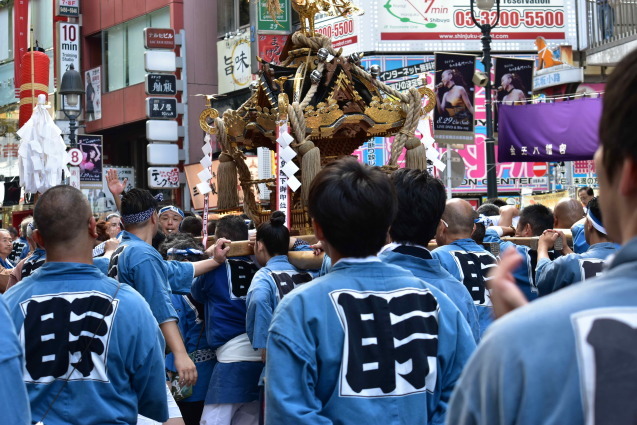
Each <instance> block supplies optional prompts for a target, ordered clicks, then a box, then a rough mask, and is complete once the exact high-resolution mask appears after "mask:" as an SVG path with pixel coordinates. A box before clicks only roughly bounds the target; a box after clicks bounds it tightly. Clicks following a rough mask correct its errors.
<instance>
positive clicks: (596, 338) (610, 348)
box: [448, 238, 637, 425]
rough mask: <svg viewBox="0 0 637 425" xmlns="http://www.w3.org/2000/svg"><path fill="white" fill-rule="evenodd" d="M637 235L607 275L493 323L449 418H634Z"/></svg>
mask: <svg viewBox="0 0 637 425" xmlns="http://www.w3.org/2000/svg"><path fill="white" fill-rule="evenodd" d="M636 283H637V238H633V239H632V240H631V241H630V242H628V243H627V244H626V245H625V246H624V247H623V248H621V249H620V250H619V251H618V252H617V254H616V255H615V257H614V259H613V260H612V261H611V263H610V266H609V268H608V270H606V271H605V272H604V273H603V274H602V275H601V276H599V277H597V278H594V279H591V280H588V281H587V282H586V283H585V284H582V285H572V286H570V287H568V288H565V289H563V290H561V291H558V292H557V293H555V294H553V295H551V296H549V297H542V298H540V299H539V300H537V301H534V302H532V303H531V304H529V305H527V306H525V307H522V308H520V309H518V310H516V311H514V312H512V313H509V314H507V315H506V316H504V317H503V318H502V319H499V320H497V321H496V323H494V324H493V326H491V328H489V330H488V332H487V334H486V335H484V336H483V338H482V341H481V342H480V346H479V347H478V350H477V351H476V353H475V355H474V356H473V357H472V358H471V361H470V362H469V364H467V366H466V368H465V370H464V372H463V375H462V378H461V379H460V382H459V383H458V385H456V391H455V393H454V395H453V398H452V400H451V406H450V409H449V417H448V424H450V425H510V424H516V425H538V424H542V425H582V424H593V423H594V424H613V425H614V424H634V423H637V405H636V404H635V396H634V395H635V394H636V393H637V374H635V370H636V369H635V367H634V365H635V364H636V363H637V359H636V358H635V356H636V353H637V344H636V343H635V328H637V290H636Z"/></svg>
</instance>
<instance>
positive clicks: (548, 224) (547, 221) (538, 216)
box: [518, 204, 581, 236]
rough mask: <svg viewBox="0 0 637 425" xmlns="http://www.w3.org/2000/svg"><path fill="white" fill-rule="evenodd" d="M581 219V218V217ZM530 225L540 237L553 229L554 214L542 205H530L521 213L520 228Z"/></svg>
mask: <svg viewBox="0 0 637 425" xmlns="http://www.w3.org/2000/svg"><path fill="white" fill-rule="evenodd" d="M580 218H581V217H580ZM527 224H529V225H530V226H531V229H532V231H533V235H534V236H540V235H541V234H542V233H544V231H545V230H547V229H552V228H553V213H552V212H551V209H550V208H547V207H545V206H544V205H542V204H535V205H529V206H528V207H525V208H524V209H522V212H520V221H519V223H518V226H522V227H524V226H526V225H527Z"/></svg>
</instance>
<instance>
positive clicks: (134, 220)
mask: <svg viewBox="0 0 637 425" xmlns="http://www.w3.org/2000/svg"><path fill="white" fill-rule="evenodd" d="M156 210H157V200H156V199H155V198H154V197H153V195H151V193H150V192H149V191H147V190H145V189H137V188H133V189H131V190H129V191H128V192H126V193H124V195H123V196H122V211H121V212H122V222H124V225H125V226H126V227H127V228H131V227H138V226H143V225H144V224H145V223H146V222H147V221H148V220H149V219H150V217H151V216H152V215H153V213H154V212H155V211H156Z"/></svg>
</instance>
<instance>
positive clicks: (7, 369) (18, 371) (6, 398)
mask: <svg viewBox="0 0 637 425" xmlns="http://www.w3.org/2000/svg"><path fill="white" fill-rule="evenodd" d="M3 298H4V297H0V321H1V323H2V324H3V325H2V327H0V374H2V385H0V411H2V420H3V421H6V423H7V424H15V425H31V407H30V406H29V396H28V395H27V390H26V388H25V386H24V381H23V380H22V371H23V370H24V355H23V353H22V347H21V346H20V342H19V341H18V337H17V335H16V331H15V328H14V327H13V326H11V325H10V323H11V315H10V314H9V309H8V308H7V304H6V303H5V302H4V300H3Z"/></svg>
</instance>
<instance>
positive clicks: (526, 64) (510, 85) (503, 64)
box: [493, 57, 534, 133]
mask: <svg viewBox="0 0 637 425" xmlns="http://www.w3.org/2000/svg"><path fill="white" fill-rule="evenodd" d="M533 66H534V62H533V61H532V60H528V59H516V58H499V57H496V58H495V82H494V88H496V90H497V94H496V96H495V106H494V108H493V113H494V115H493V116H494V123H493V124H494V127H493V128H494V131H495V132H496V133H497V132H498V113H499V110H500V108H499V107H500V105H523V104H525V103H526V100H527V99H531V97H532V95H533Z"/></svg>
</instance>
